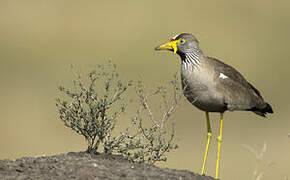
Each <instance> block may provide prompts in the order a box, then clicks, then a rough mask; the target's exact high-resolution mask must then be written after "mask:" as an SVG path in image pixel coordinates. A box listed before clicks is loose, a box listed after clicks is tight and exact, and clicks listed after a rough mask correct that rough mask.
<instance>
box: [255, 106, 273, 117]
mask: <svg viewBox="0 0 290 180" xmlns="http://www.w3.org/2000/svg"><path fill="white" fill-rule="evenodd" d="M252 111H253V112H254V113H256V114H258V115H260V116H263V117H266V114H267V113H271V114H272V113H274V112H273V109H272V107H271V105H270V104H268V103H266V106H265V107H264V108H262V109H258V108H253V109H252Z"/></svg>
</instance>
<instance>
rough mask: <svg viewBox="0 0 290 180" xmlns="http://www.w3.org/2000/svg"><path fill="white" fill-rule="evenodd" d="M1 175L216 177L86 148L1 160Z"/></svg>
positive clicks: (198, 179) (180, 179)
mask: <svg viewBox="0 0 290 180" xmlns="http://www.w3.org/2000/svg"><path fill="white" fill-rule="evenodd" d="M0 179H5V180H6V179H96V180H98V179H128V180H130V179H134V180H139V179H140V180H141V179H151V180H153V179H154V180H155V179H157V180H159V179H160V180H163V179H164V180H171V179H177V180H183V179H191V180H213V178H211V177H205V176H200V175H197V174H194V173H192V172H190V171H185V170H175V169H166V168H159V167H156V166H149V165H146V164H136V163H130V162H128V161H127V160H125V159H123V158H122V157H121V156H116V155H104V154H99V155H92V154H88V153H85V152H78V153H75V152H71V153H68V154H61V155H56V156H43V157H32V158H26V157H25V158H21V159H17V160H14V161H11V160H0Z"/></svg>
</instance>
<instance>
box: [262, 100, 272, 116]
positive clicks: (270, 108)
mask: <svg viewBox="0 0 290 180" xmlns="http://www.w3.org/2000/svg"><path fill="white" fill-rule="evenodd" d="M263 111H264V112H265V113H271V114H272V113H274V112H273V109H272V107H271V106H270V104H268V103H266V107H265V108H263Z"/></svg>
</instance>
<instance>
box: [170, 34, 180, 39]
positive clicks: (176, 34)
mask: <svg viewBox="0 0 290 180" xmlns="http://www.w3.org/2000/svg"><path fill="white" fill-rule="evenodd" d="M180 34H181V33H179V34H176V35H175V36H174V37H173V38H172V39H174V40H176V38H177V37H178V36H179V35H180Z"/></svg>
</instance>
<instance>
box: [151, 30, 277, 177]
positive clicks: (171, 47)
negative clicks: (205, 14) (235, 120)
mask: <svg viewBox="0 0 290 180" xmlns="http://www.w3.org/2000/svg"><path fill="white" fill-rule="evenodd" d="M155 50H168V51H172V52H173V53H174V54H178V55H179V56H180V59H181V84H182V90H183V94H184V96H185V97H186V99H187V100H188V101H189V102H190V103H191V104H192V105H194V106H195V107H197V108H198V109H200V110H202V111H204V112H205V117H206V118H205V119H206V127H207V141H206V148H205V152H204V157H203V163H202V168H201V175H205V165H206V160H207V154H208V149H209V145H210V141H211V136H212V129H211V125H210V119H209V113H210V112H213V113H220V119H219V120H220V127H219V134H218V137H217V157H216V169H215V179H218V178H219V166H220V163H219V160H220V152H221V144H222V133H223V119H224V118H223V115H224V113H225V111H252V112H254V113H256V114H257V115H260V116H263V117H266V114H267V113H273V110H272V107H271V105H270V104H268V103H267V102H265V101H264V99H263V97H262V95H261V93H260V91H259V90H258V89H256V88H255V87H254V86H253V85H252V84H251V83H249V82H248V81H247V80H246V79H245V78H244V76H243V75H242V74H241V73H240V72H238V71H237V70H236V69H235V68H233V67H232V66H230V65H227V64H225V63H224V62H222V61H220V60H218V59H216V58H213V57H208V56H206V55H205V54H204V53H203V51H202V49H201V48H200V45H199V41H198V40H197V38H196V37H195V36H194V35H192V34H189V33H179V34H177V35H175V36H174V37H173V38H171V39H170V41H169V42H167V43H165V44H162V45H160V46H157V47H155Z"/></svg>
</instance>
